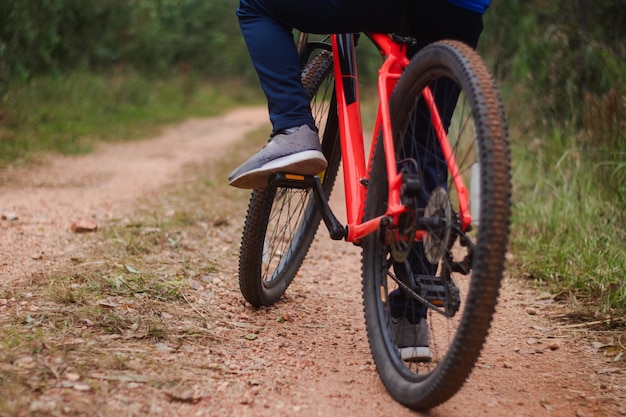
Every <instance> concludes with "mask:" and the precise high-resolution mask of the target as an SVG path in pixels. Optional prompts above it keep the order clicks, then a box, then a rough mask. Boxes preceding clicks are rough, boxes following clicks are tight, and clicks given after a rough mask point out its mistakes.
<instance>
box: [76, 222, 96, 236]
mask: <svg viewBox="0 0 626 417" xmlns="http://www.w3.org/2000/svg"><path fill="white" fill-rule="evenodd" d="M97 230H98V223H96V222H95V221H93V220H77V221H75V222H74V223H72V232H74V233H88V232H95V231H97Z"/></svg>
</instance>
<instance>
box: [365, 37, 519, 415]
mask: <svg viewBox="0 0 626 417" xmlns="http://www.w3.org/2000/svg"><path fill="white" fill-rule="evenodd" d="M429 92H431V93H432V96H433V97H434V101H435V103H436V107H437V109H438V112H436V113H438V114H439V115H440V116H441V121H442V123H443V128H444V129H443V130H444V131H446V132H447V140H443V141H442V140H441V139H440V138H438V136H437V132H438V131H441V129H440V128H439V127H438V126H437V125H438V123H437V122H434V121H433V112H432V110H429V108H428V106H427V105H426V99H425V98H424V95H426V94H429ZM455 108H456V109H455ZM453 111H454V113H453ZM390 112H391V119H392V129H393V135H394V145H395V152H396V165H397V168H398V171H400V172H403V173H405V174H407V175H412V176H413V178H414V179H415V178H417V179H418V181H419V183H420V184H421V188H420V189H419V190H418V191H417V192H415V193H414V194H413V195H411V196H407V197H409V198H410V199H412V203H413V207H414V209H413V210H412V212H411V213H410V214H409V215H407V216H405V217H402V218H401V222H404V223H403V224H401V227H400V228H396V229H393V228H387V229H385V228H381V230H380V231H379V232H378V233H376V234H373V235H371V236H368V237H367V238H366V239H364V241H363V299H364V310H365V319H366V324H367V333H368V339H369V343H370V348H371V350H372V354H373V357H374V360H375V363H376V368H377V371H378V373H379V375H380V377H381V380H382V382H383V384H384V385H385V387H386V388H387V390H388V392H389V393H390V394H391V396H392V397H393V398H394V399H395V400H397V401H398V402H400V403H402V404H404V405H405V406H407V407H409V408H412V409H416V410H425V409H429V408H432V407H435V406H437V405H439V404H441V403H443V402H445V401H447V400H448V399H449V398H450V397H452V396H453V395H454V394H455V393H456V392H457V391H458V390H459V389H460V388H461V386H462V385H463V383H464V382H465V380H466V378H467V377H468V376H469V374H470V373H471V370H472V368H473V366H474V364H475V362H476V360H477V358H478V356H479V354H480V351H481V349H482V346H483V343H484V341H485V338H486V336H487V333H488V330H489V327H490V323H491V320H492V316H493V313H494V311H495V305H496V302H497V297H498V291H499V287H500V280H501V277H502V274H503V270H504V261H505V254H506V246H507V239H508V233H509V216H510V213H509V212H510V194H511V184H510V167H509V165H510V162H509V159H510V157H509V150H508V142H507V132H506V127H505V119H504V113H503V110H502V108H501V104H500V99H499V95H498V92H497V89H496V87H495V84H494V82H493V81H492V78H491V77H490V75H489V73H488V71H487V69H486V67H485V65H484V64H483V62H482V61H481V59H480V58H479V57H478V55H477V54H476V53H475V52H474V51H473V50H472V49H471V48H469V47H467V46H465V45H463V44H461V43H458V42H439V43H435V44H433V45H430V46H427V47H426V48H424V49H422V50H421V51H420V52H419V53H418V54H417V55H416V56H415V57H414V58H413V59H412V61H411V63H410V64H409V66H408V67H407V68H406V71H405V72H404V74H403V75H402V77H401V78H400V80H399V81H398V84H397V86H396V88H395V90H394V92H393V94H392V96H391V99H390ZM381 142H382V141H381V140H379V141H378V145H377V148H376V150H375V155H374V158H373V160H372V164H371V169H370V175H371V177H370V181H369V185H368V190H367V202H366V210H365V217H366V219H368V218H373V217H376V216H380V215H382V214H384V213H385V211H386V208H387V199H388V184H387V176H386V163H385V151H384V149H383V146H382V143H381ZM446 144H447V145H449V146H447V145H446ZM446 147H447V148H449V149H448V150H449V151H451V152H448V150H446V149H444V148H446ZM452 161H454V162H452ZM455 167H456V168H458V169H456V168H455ZM459 176H460V177H459ZM459 179H460V180H461V181H459ZM460 184H464V185H465V187H467V191H468V195H469V199H466V198H465V197H464V195H465V193H464V192H463V191H462V187H461V186H460ZM467 200H469V207H465V205H466V204H465V203H464V202H467ZM468 210H469V212H468ZM466 214H470V215H471V222H470V221H469V220H468V217H467V216H465V215H466ZM407 219H408V220H407ZM416 225H418V226H416ZM416 230H417V233H416ZM420 232H421V235H422V236H423V238H421V239H420V240H419V241H415V242H413V241H414V240H415V239H414V237H415V236H419V235H420ZM402 233H405V235H404V236H405V237H406V239H405V240H404V241H402V240H401V239H398V235H401V234H402ZM407 241H410V242H411V243H410V244H408V245H407V244H406V242H407ZM403 243H404V244H403Z"/></svg>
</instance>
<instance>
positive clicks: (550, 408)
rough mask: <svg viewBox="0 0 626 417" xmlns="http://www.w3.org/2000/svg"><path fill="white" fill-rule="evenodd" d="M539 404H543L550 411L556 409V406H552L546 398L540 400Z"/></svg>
mask: <svg viewBox="0 0 626 417" xmlns="http://www.w3.org/2000/svg"><path fill="white" fill-rule="evenodd" d="M539 405H541V406H542V407H543V408H545V409H546V410H548V411H552V410H554V407H552V405H551V404H550V402H549V401H548V400H546V399H542V400H541V401H539Z"/></svg>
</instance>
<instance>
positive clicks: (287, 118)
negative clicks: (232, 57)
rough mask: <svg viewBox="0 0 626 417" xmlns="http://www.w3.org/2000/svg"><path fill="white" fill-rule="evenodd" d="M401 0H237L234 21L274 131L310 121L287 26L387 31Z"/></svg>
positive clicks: (312, 29)
mask: <svg viewBox="0 0 626 417" xmlns="http://www.w3.org/2000/svg"><path fill="white" fill-rule="evenodd" d="M404 1H405V0H388V1H385V2H383V1H381V0H361V1H337V0H309V1H293V0H241V1H240V5H239V8H238V9H237V16H238V18H239V25H240V27H241V31H242V34H243V36H244V39H245V41H246V45H247V46H248V50H249V52H250V56H251V58H252V62H253V64H254V66H255V68H256V70H257V73H258V75H259V79H260V82H261V86H262V88H263V90H264V92H265V93H266V95H267V98H268V107H269V111H270V120H271V121H272V124H273V127H274V131H280V130H282V129H286V128H291V127H294V126H300V125H301V124H307V123H310V122H311V119H310V111H309V110H308V99H307V97H306V94H305V93H304V91H303V90H302V85H301V83H300V62H299V58H298V54H297V51H296V48H295V45H294V42H293V35H292V32H291V31H292V28H295V29H298V30H301V31H304V32H308V33H346V32H362V31H366V30H377V31H381V32H382V31H385V32H391V31H393V28H394V27H395V26H396V21H397V19H399V17H400V14H399V13H398V12H397V10H402V8H403V7H404V6H403V5H404Z"/></svg>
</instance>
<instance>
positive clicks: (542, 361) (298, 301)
mask: <svg viewBox="0 0 626 417" xmlns="http://www.w3.org/2000/svg"><path fill="white" fill-rule="evenodd" d="M264 123H266V112H265V110H264V109H256V108H254V109H240V110H236V111H233V112H230V113H228V114H226V115H225V116H222V117H218V118H214V119H207V120H191V121H188V122H185V123H183V124H181V125H179V126H175V127H172V128H170V129H168V130H167V131H166V132H164V133H163V134H162V135H161V136H159V137H156V138H153V139H150V140H146V141H141V142H135V143H127V144H115V145H105V146H102V147H100V148H99V149H98V150H97V151H96V152H94V153H92V154H90V155H87V156H81V157H71V158H69V157H54V158H50V159H48V160H46V161H44V162H43V163H42V164H40V165H39V166H37V167H34V168H15V169H12V170H9V171H6V172H4V173H2V181H0V183H1V184H2V185H1V186H0V213H1V214H3V215H4V217H6V218H5V219H3V220H1V221H0V289H2V288H7V287H9V286H11V285H15V284H16V283H20V282H26V281H27V280H28V279H30V278H31V277H33V276H34V275H36V274H38V273H43V272H44V271H50V270H62V269H63V268H66V267H67V265H68V264H69V263H70V262H71V258H72V256H73V254H74V253H75V251H76V250H78V249H79V246H80V245H83V244H85V243H84V241H77V240H76V239H75V238H74V234H73V233H72V231H71V224H72V222H74V221H75V220H77V219H94V220H97V221H99V222H102V221H106V219H110V218H119V217H122V216H127V215H132V213H133V211H134V210H135V209H136V204H137V201H138V200H140V199H144V198H147V197H150V196H154V195H158V193H159V192H161V191H162V190H164V189H166V188H172V187H176V185H177V184H179V183H182V182H183V181H188V180H193V178H189V172H193V171H190V170H188V169H185V168H186V167H188V166H190V165H195V164H211V162H212V161H216V160H218V159H219V158H221V157H222V155H224V153H225V152H226V151H227V150H228V149H229V148H230V147H233V146H237V143H238V141H240V140H242V138H243V136H244V134H245V133H246V132H248V131H250V130H252V129H256V128H258V127H260V126H263V124H264ZM226 175H227V173H224V174H223V177H224V181H226V178H225V177H226ZM336 189H337V190H340V188H336ZM336 195H338V193H336V194H335V196H336ZM242 204H245V202H244V203H242ZM333 205H334V206H335V207H341V201H340V200H337V198H336V197H335V200H334V201H333ZM339 210H340V209H339ZM14 215H15V216H17V220H10V219H11V218H12V217H13V216H14ZM241 221H243V219H241ZM511 256H514V255H511ZM235 283H236V277H235V276H234V272H233V273H232V274H231V276H230V277H228V279H224V280H215V281H214V282H213V283H207V284H206V286H207V290H208V289H211V288H210V287H211V286H212V285H213V286H216V287H219V286H222V287H223V286H224V285H227V286H229V288H222V290H223V291H225V292H227V293H228V294H231V295H230V299H228V298H227V299H224V300H223V301H222V302H221V303H220V304H217V305H216V306H215V308H219V309H223V310H224V314H229V316H228V317H232V318H233V321H231V323H244V324H240V325H236V326H230V327H228V326H226V327H221V328H218V327H219V326H218V325H216V326H217V327H216V328H215V331H216V334H219V336H220V337H221V338H222V339H221V340H222V345H220V346H221V347H220V348H219V349H218V350H219V352H216V350H215V349H214V350H213V351H211V352H209V353H206V355H207V356H204V360H205V361H206V362H209V361H217V362H219V363H218V365H219V366H223V367H226V368H228V369H230V370H231V371H232V372H230V373H229V374H228V376H227V377H224V378H222V379H219V380H216V379H215V378H214V379H209V380H206V379H202V378H200V377H198V380H197V381H196V382H195V385H194V387H195V388H194V389H195V391H194V392H196V393H199V394H197V395H195V396H194V397H193V401H175V400H176V398H172V396H171V395H170V397H169V400H168V398H166V397H165V395H164V394H163V392H160V391H158V390H154V389H152V390H149V389H148V388H147V387H146V388H145V389H144V388H142V387H139V388H138V387H137V386H135V385H141V384H140V382H141V381H134V383H135V385H132V387H131V388H133V390H132V391H130V392H131V393H130V394H128V393H127V394H126V397H124V398H126V400H127V401H126V402H125V403H124V404H125V406H127V407H130V408H127V409H128V410H135V411H132V412H131V411H128V415H224V416H228V415H232V416H235V415H238V416H244V415H250V416H283V415H284V416H291V415H298V416H332V415H346V416H357V415H358V416H368V417H369V416H372V417H373V416H380V415H390V416H392V415H393V416H396V417H399V416H405V415H406V416H409V415H419V414H417V413H414V412H412V411H409V410H407V409H405V408H403V407H402V406H400V405H398V404H396V403H395V402H394V401H393V400H392V399H391V398H390V397H389V396H388V394H387V393H386V392H385V390H384V388H383V387H382V385H381V383H380V382H379V380H378V377H377V374H376V370H375V368H374V366H373V364H372V360H371V357H370V354H369V348H368V344H367V337H366V335H365V327H364V323H363V317H362V306H361V299H360V298H359V297H355V296H354V294H359V291H360V290H359V285H360V259H359V251H358V249H357V248H355V247H353V246H351V245H346V244H345V243H342V242H332V241H330V240H329V239H328V238H327V237H326V235H325V234H324V233H319V234H318V237H317V240H316V242H315V243H314V246H313V248H312V250H311V251H310V253H309V256H308V259H307V261H306V262H305V264H304V265H303V267H302V270H301V272H300V273H299V276H298V277H297V279H296V281H294V283H293V284H292V286H291V287H290V289H289V291H288V293H287V294H286V297H285V300H284V301H281V302H280V303H279V304H278V305H277V306H276V308H274V309H264V310H259V311H254V310H252V309H250V308H249V307H247V306H245V305H244V303H243V302H242V301H241V298H240V296H239V297H238V296H237V288H236V287H235V285H236V284H235ZM215 290H216V291H217V290H218V289H217V288H216V289H215ZM1 298H2V297H1V296H0V299H1ZM0 301H2V300H0ZM18 301H19V300H18ZM4 303H5V305H7V304H10V303H11V300H6V299H5V300H4ZM0 307H1V306H0ZM3 311H7V309H6V308H5V310H2V309H1V308H0V314H2V312H3ZM563 311H564V307H562V306H559V305H558V304H557V303H556V302H554V300H553V298H552V297H551V296H550V295H549V294H545V293H541V292H538V291H535V290H532V289H529V288H528V287H526V286H525V285H524V283H523V282H522V281H521V280H519V279H517V278H516V277H511V276H507V277H506V279H505V281H504V287H503V291H502V296H501V299H500V304H499V307H498V310H497V315H496V317H495V320H494V323H493V329H492V332H491V334H490V337H489V339H488V342H487V344H486V346H485V349H484V352H483V355H482V357H481V359H480V360H479V363H478V364H477V367H476V369H475V371H474V373H473V374H472V376H471V377H470V379H469V380H468V381H467V383H466V384H465V386H464V388H463V389H462V390H461V391H460V392H459V393H458V394H457V395H456V396H455V397H454V398H453V399H451V400H450V401H449V402H448V403H446V404H444V405H442V406H441V407H439V408H437V409H435V410H432V411H431V412H430V413H429V414H428V415H431V416H478V415H481V416H520V417H521V416H529V417H530V416H532V417H536V416H576V417H585V416H620V415H626V371H625V370H624V367H623V365H620V363H623V362H624V361H623V360H622V361H620V363H615V362H614V361H613V359H614V355H613V356H611V355H609V354H608V352H607V349H606V346H611V344H613V345H614V344H616V343H622V344H623V343H624V340H622V339H619V337H618V338H617V339H616V335H606V334H603V333H602V334H600V333H592V332H590V331H585V327H584V326H575V325H572V324H570V323H564V322H560V321H558V320H557V319H556V317H559V316H560V315H562V313H563ZM277 314H281V315H282V316H283V317H284V318H286V321H285V323H278V322H277V321H276V315H277ZM242 326H243V327H246V326H247V327H248V329H250V328H254V327H255V326H256V327H258V328H261V327H262V328H263V331H262V332H261V333H259V337H258V338H256V340H246V339H243V338H242V337H241V327H242ZM128 348H129V349H131V348H132V346H131V345H129V346H128ZM163 350H164V352H160V353H158V354H162V355H170V356H167V357H166V358H165V356H164V359H163V361H164V363H168V364H169V365H170V366H174V367H180V368H185V369H189V370H190V372H191V371H192V370H193V369H196V368H202V369H205V370H206V369H211V366H213V365H212V364H211V363H203V355H202V354H201V353H200V352H196V351H193V350H191V348H190V351H189V352H190V353H187V354H186V353H185V352H184V351H182V352H181V351H180V349H178V350H177V351H176V352H168V351H167V349H163ZM196 353H197V354H196ZM211 355H213V356H211ZM245 364H247V365H245ZM218 365H215V366H218ZM244 365H245V366H244ZM7 366H8V365H7ZM0 370H2V369H0ZM131 383H133V381H131V382H128V385H129V386H130V384H131ZM37 395H38V396H39V397H38V398H39V400H40V401H44V399H45V398H47V397H46V395H48V396H50V395H52V392H47V391H45V390H44V392H43V393H39V394H37ZM151 396H152V397H151ZM113 397H114V396H112V398H113ZM42 398H43V399H42ZM90 398H91V400H90V401H93V402H94V403H98V404H104V406H103V408H100V412H101V414H102V415H113V414H114V413H112V412H111V413H108V412H106V409H107V404H108V406H110V407H111V408H110V410H114V409H117V408H115V407H119V406H120V405H119V404H117V405H111V404H110V403H107V402H106V401H105V400H104V399H101V398H98V393H97V392H95V393H93V394H92V397H90ZM151 398H153V399H151ZM178 399H179V400H180V398H178ZM120 401H121V400H120ZM37 404H39V403H37ZM55 404H57V403H55V402H53V401H52V402H50V403H49V404H48V405H47V407H48V408H47V409H46V410H47V413H48V414H46V413H42V414H44V415H74V414H71V413H67V414H66V412H65V411H64V410H65V409H64V408H62V407H55ZM41 407H43V406H41ZM132 407H135V408H132ZM35 408H36V407H35ZM31 411H33V408H31ZM35 411H36V409H35ZM66 411H67V410H66ZM35 414H36V413H35ZM122 414H125V413H124V412H122ZM122 414H120V415H122ZM94 415H95V414H94Z"/></svg>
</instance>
